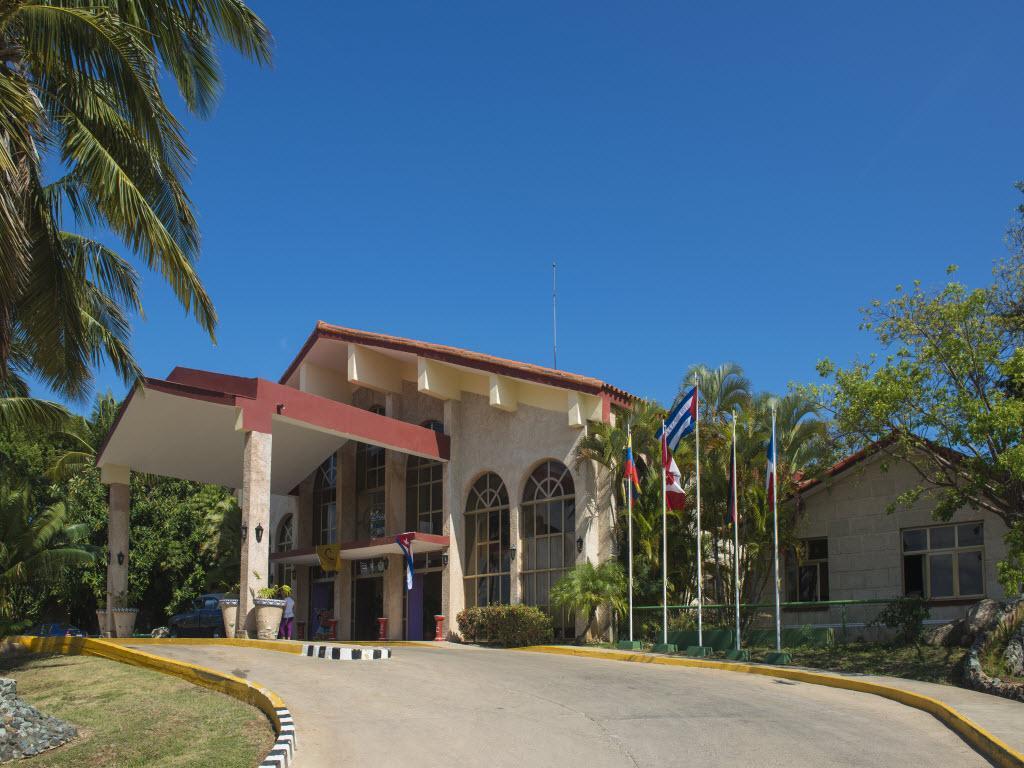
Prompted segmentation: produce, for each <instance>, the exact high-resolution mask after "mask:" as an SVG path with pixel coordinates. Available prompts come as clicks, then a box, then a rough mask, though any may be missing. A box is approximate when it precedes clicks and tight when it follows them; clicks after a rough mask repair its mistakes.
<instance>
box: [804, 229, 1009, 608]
mask: <svg viewBox="0 0 1024 768" xmlns="http://www.w3.org/2000/svg"><path fill="white" fill-rule="evenodd" d="M1011 241H1012V242H1014V243H1015V245H1016V250H1015V252H1014V253H1013V255H1012V256H1011V257H1010V258H1009V259H1007V260H1005V261H1002V262H999V263H998V264H997V265H996V267H995V269H994V272H993V274H994V280H993V282H992V283H991V284H990V285H988V286H986V287H983V288H968V287H967V286H965V285H964V284H962V283H960V282H958V281H956V280H950V281H949V282H948V283H947V284H946V285H945V286H944V287H942V288H940V289H938V290H932V291H930V290H926V289H925V288H924V287H922V285H921V283H920V282H915V283H914V285H913V287H912V288H910V289H909V290H905V289H903V288H902V287H897V289H896V296H895V297H894V298H892V299H890V300H889V301H886V302H882V301H875V302H873V303H872V304H871V306H869V307H867V308H866V309H864V310H863V315H864V321H863V323H862V326H861V327H862V328H863V329H864V330H866V331H869V332H871V333H873V334H874V336H875V338H876V340H877V342H878V344H879V345H880V346H881V347H882V349H883V351H884V353H883V354H882V355H872V356H871V357H870V358H869V359H868V360H866V361H858V362H855V363H853V364H852V365H850V366H849V367H847V368H841V367H838V366H836V365H835V364H833V363H832V362H831V361H829V360H824V361H822V362H821V363H820V364H819V371H820V373H821V375H822V376H823V377H827V378H829V379H831V381H830V382H829V383H827V384H825V385H823V386H820V387H817V388H815V389H814V394H815V395H816V396H817V397H818V398H819V399H820V401H821V404H822V406H823V407H824V408H826V409H827V410H828V411H830V412H831V413H832V414H833V415H834V418H835V430H836V433H837V436H838V438H839V439H840V440H842V441H843V442H844V443H846V444H847V446H848V447H849V448H851V449H853V448H860V447H864V446H867V445H874V446H876V447H877V449H878V450H880V451H882V452H883V453H884V454H885V455H886V456H887V457H890V458H891V459H893V460H898V461H901V462H905V463H906V464H907V465H909V466H911V467H913V469H914V470H915V472H916V474H917V478H918V483H917V484H916V485H915V486H914V487H913V488H911V489H908V490H907V491H906V492H904V493H903V494H901V495H900V496H899V498H898V499H897V502H896V504H895V505H894V507H895V506H900V505H907V504H911V503H913V502H915V501H917V500H918V499H920V498H922V497H924V498H928V499H930V500H931V501H932V502H933V503H934V516H935V518H936V519H937V520H949V519H950V518H951V517H952V515H953V514H954V513H955V512H956V511H957V510H959V509H962V508H969V509H974V510H980V511H983V512H986V513H988V514H991V515H995V516H996V517H998V518H1000V519H1001V520H1003V521H1004V522H1005V523H1006V525H1007V527H1009V528H1010V531H1011V535H1010V536H1009V537H1008V538H1007V543H1008V545H1009V546H1010V557H1009V558H1008V559H1007V560H1006V561H1004V563H1002V564H1001V565H1000V577H1001V581H1002V583H1003V587H1004V588H1005V589H1006V591H1007V593H1011V594H1012V593H1017V592H1019V591H1020V590H1021V586H1022V582H1024V570H1022V569H1021V566H1020V563H1021V558H1022V552H1021V550H1020V548H1019V546H1017V547H1015V544H1014V543H1015V542H1020V541H1021V539H1022V538H1024V534H1022V533H1020V531H1021V530H1022V528H1024V445H1022V442H1021V438H1022V437H1024V314H1021V312H1020V306H1021V296H1024V247H1022V246H1024V237H1022V236H1021V230H1020V228H1018V230H1016V235H1014V233H1011ZM947 273H948V274H949V275H953V274H955V267H950V268H949V270H948V271H947Z"/></svg>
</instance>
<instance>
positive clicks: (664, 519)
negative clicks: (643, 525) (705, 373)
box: [661, 421, 671, 645]
mask: <svg viewBox="0 0 1024 768" xmlns="http://www.w3.org/2000/svg"><path fill="white" fill-rule="evenodd" d="M661 433H662V434H663V435H664V434H665V422H664V421H663V422H661ZM662 439H663V440H664V441H665V444H666V445H667V443H668V436H667V435H665V437H663V438H662ZM670 455H671V454H670ZM661 642H662V643H664V644H665V645H668V469H667V468H666V467H665V462H664V461H663V462H662V463H661Z"/></svg>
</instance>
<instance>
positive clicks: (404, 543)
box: [395, 533, 413, 589]
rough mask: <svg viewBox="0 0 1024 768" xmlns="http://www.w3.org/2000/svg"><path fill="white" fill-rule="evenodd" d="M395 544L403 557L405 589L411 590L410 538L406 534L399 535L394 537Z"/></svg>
mask: <svg viewBox="0 0 1024 768" xmlns="http://www.w3.org/2000/svg"><path fill="white" fill-rule="evenodd" d="M395 542H397V544H398V546H399V547H400V548H401V550H402V554H403V555H405V588H406V589H412V574H413V565H412V536H410V535H409V534H408V533H400V534H398V535H397V536H395Z"/></svg>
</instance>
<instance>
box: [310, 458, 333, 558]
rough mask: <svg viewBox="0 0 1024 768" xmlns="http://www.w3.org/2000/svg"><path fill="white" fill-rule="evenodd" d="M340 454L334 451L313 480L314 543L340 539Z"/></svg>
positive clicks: (329, 542) (331, 542) (326, 542)
mask: <svg viewBox="0 0 1024 768" xmlns="http://www.w3.org/2000/svg"><path fill="white" fill-rule="evenodd" d="M337 502H338V456H337V454H334V453H332V454H331V455H330V456H328V457H327V459H326V461H324V463H323V464H321V465H320V466H319V467H318V468H317V470H316V479H314V481H313V543H314V544H334V543H336V542H337V541H338V503H337Z"/></svg>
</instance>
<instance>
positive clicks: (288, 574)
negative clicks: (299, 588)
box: [274, 514, 295, 585]
mask: <svg viewBox="0 0 1024 768" xmlns="http://www.w3.org/2000/svg"><path fill="white" fill-rule="evenodd" d="M294 546H295V519H294V517H293V516H292V515H290V514H288V515H285V516H284V518H283V519H282V520H281V522H280V523H278V525H277V535H276V536H274V551H275V552H287V551H288V550H290V549H292V548H293V547H294ZM294 579H295V566H294V565H285V564H279V565H278V566H277V579H276V580H275V583H276V584H288V585H291V583H292V581H294Z"/></svg>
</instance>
